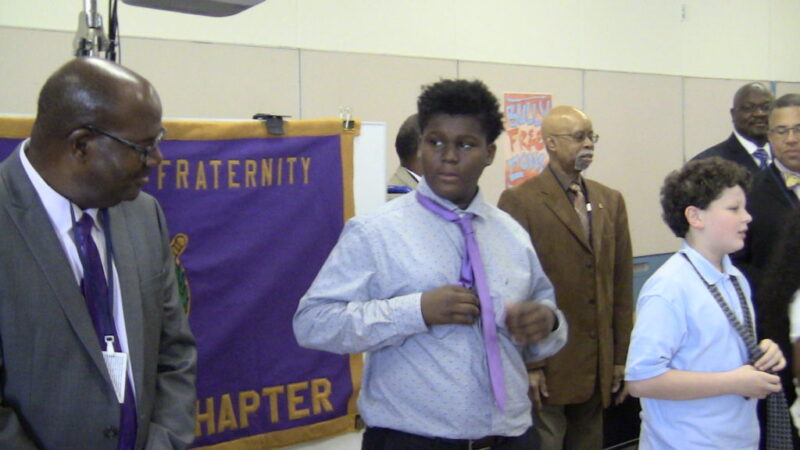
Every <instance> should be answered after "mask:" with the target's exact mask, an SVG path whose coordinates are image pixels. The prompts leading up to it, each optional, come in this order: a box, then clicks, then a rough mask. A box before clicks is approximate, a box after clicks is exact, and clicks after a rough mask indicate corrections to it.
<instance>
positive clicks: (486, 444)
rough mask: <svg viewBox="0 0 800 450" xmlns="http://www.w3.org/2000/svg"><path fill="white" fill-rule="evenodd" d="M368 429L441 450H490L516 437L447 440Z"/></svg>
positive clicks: (386, 429)
mask: <svg viewBox="0 0 800 450" xmlns="http://www.w3.org/2000/svg"><path fill="white" fill-rule="evenodd" d="M370 429H371V430H373V432H377V433H380V434H384V435H395V436H398V437H399V436H403V437H405V439H412V440H413V441H415V442H416V443H417V444H421V443H425V445H426V447H427V448H432V449H443V450H444V449H447V450H491V449H492V448H495V447H497V446H500V445H504V444H508V443H509V442H510V441H513V440H514V439H516V438H517V437H516V436H514V437H512V436H484V437H482V438H479V439H447V438H437V437H426V436H420V435H418V434H412V433H406V432H404V431H399V430H393V429H390V428H378V427H373V428H370Z"/></svg>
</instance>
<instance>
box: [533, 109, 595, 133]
mask: <svg viewBox="0 0 800 450" xmlns="http://www.w3.org/2000/svg"><path fill="white" fill-rule="evenodd" d="M583 120H588V118H587V117H586V114H584V113H583V111H581V110H579V109H578V108H574V107H572V106H565V105H564V106H556V107H555V108H553V109H551V110H550V113H549V114H548V115H546V116H545V117H544V121H543V122H542V137H543V138H545V139H547V137H548V136H554V135H557V134H561V133H565V130H568V129H570V128H571V127H572V126H573V125H574V124H575V123H576V122H580V121H583Z"/></svg>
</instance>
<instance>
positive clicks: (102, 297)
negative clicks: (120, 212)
mask: <svg viewBox="0 0 800 450" xmlns="http://www.w3.org/2000/svg"><path fill="white" fill-rule="evenodd" d="M77 225H78V231H79V233H80V239H79V245H78V251H80V252H81V254H82V258H81V264H82V265H83V280H81V291H82V292H83V297H84V298H85V299H86V307H87V308H88V309H89V314H90V315H91V317H92V324H94V331H95V334H96V335H97V340H98V342H99V344H100V349H102V350H104V349H105V348H106V336H113V337H114V351H116V352H121V351H122V347H121V346H120V342H119V335H118V334H117V330H116V326H115V325H114V319H113V314H112V313H111V311H112V302H111V298H112V297H111V296H110V295H109V291H108V283H107V282H106V276H105V272H104V270H103V262H102V260H101V259H100V252H99V251H98V250H97V245H95V242H94V239H93V238H92V227H94V220H93V219H92V216H90V215H89V214H87V213H84V214H83V216H81V220H79V221H78V224H77ZM106 245H109V243H108V242H106ZM108 266H109V270H111V261H108ZM126 376H127V375H126ZM109 388H110V389H112V390H113V387H112V386H109ZM114 398H115V399H116V395H114ZM135 444H136V405H135V403H134V397H133V389H132V388H131V383H130V379H129V380H128V382H126V383H125V401H124V402H123V403H122V404H120V426H119V443H118V445H117V448H118V450H123V449H124V450H128V449H133V448H134V446H135Z"/></svg>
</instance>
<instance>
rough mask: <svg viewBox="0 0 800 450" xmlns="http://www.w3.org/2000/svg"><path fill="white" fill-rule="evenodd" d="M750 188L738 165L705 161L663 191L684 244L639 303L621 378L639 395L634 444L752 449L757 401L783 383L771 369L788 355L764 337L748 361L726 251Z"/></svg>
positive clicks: (745, 219)
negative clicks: (637, 431)
mask: <svg viewBox="0 0 800 450" xmlns="http://www.w3.org/2000/svg"><path fill="white" fill-rule="evenodd" d="M749 184H750V174H749V173H748V172H747V171H746V170H745V169H743V168H741V167H739V166H737V165H736V164H734V163H731V162H728V161H725V160H722V159H721V158H711V159H706V160H700V161H692V162H689V163H688V164H686V165H685V166H684V167H683V168H682V169H681V170H679V171H675V172H673V173H671V174H670V175H669V176H667V178H666V180H665V182H664V186H663V187H662V189H661V206H662V208H663V214H662V217H663V219H664V221H665V222H666V223H667V225H668V226H669V227H670V229H671V230H672V231H673V232H674V233H675V235H676V236H678V237H680V238H683V239H684V241H683V244H682V247H681V249H680V250H679V251H678V252H677V253H675V254H674V255H672V256H671V257H670V258H669V259H668V260H667V261H666V262H665V263H664V265H663V266H662V267H660V268H659V269H658V270H657V271H656V272H655V273H654V274H653V276H652V277H650V279H649V280H647V282H646V283H645V285H644V287H643V288H642V290H641V293H640V295H639V299H638V301H637V306H636V315H637V318H636V323H635V325H634V330H633V334H632V336H631V343H630V349H629V351H628V361H627V365H626V373H625V379H626V381H627V382H628V384H627V386H628V389H629V391H630V393H631V394H632V395H634V396H636V397H641V398H642V401H641V403H642V414H641V416H642V428H641V435H640V443H639V448H640V449H642V450H646V449H651V448H655V449H670V448H674V449H681V450H685V449H693V448H704V449H710V448H716V449H733V448H735V449H756V448H758V439H759V426H758V419H757V417H756V402H757V399H759V398H764V397H766V396H767V395H769V394H771V393H773V392H777V391H779V390H780V389H781V384H780V380H779V378H778V376H777V375H774V374H772V373H770V372H772V371H778V370H781V369H783V368H784V366H785V365H786V361H785V359H784V357H783V354H782V353H781V351H780V349H779V348H778V346H777V345H776V344H775V343H774V342H772V341H770V340H763V341H761V342H760V343H758V345H757V347H759V348H760V349H761V350H763V352H764V355H763V356H761V357H760V358H758V359H757V360H756V361H755V362H754V363H752V364H751V363H750V356H749V353H748V347H747V345H746V343H745V341H744V338H743V337H742V334H741V333H745V334H746V333H752V335H751V336H752V339H753V342H756V341H755V340H754V339H755V336H754V333H755V332H754V328H755V325H754V320H753V308H752V305H751V302H750V286H749V285H748V283H747V280H746V279H745V278H744V276H743V275H742V273H741V272H740V271H739V270H738V269H737V268H736V267H734V266H733V265H731V261H730V258H729V257H728V254H729V253H732V252H735V251H737V250H739V249H740V248H742V246H743V245H744V238H745V233H746V231H747V224H748V223H749V222H750V220H751V217H750V215H749V214H748V213H747V211H746V209H745V203H746V199H745V190H746V189H747V188H748V187H749ZM725 309H727V310H728V311H727V312H726V311H725ZM726 313H727V314H728V315H730V316H731V317H728V316H726ZM732 318H735V321H736V322H738V325H739V328H740V330H738V331H737V329H736V328H735V327H734V325H733V322H732V320H731V319H732ZM754 347H755V344H754Z"/></svg>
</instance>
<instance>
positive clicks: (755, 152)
mask: <svg viewBox="0 0 800 450" xmlns="http://www.w3.org/2000/svg"><path fill="white" fill-rule="evenodd" d="M772 101H773V97H772V92H771V91H770V90H769V88H767V87H766V86H764V85H763V84H761V83H748V84H745V85H744V86H742V87H740V88H739V90H737V91H736V94H735V95H734V96H733V107H732V108H731V119H733V133H731V135H730V137H728V139H727V140H725V141H722V142H720V143H719V144H717V145H715V146H713V147H711V148H708V149H706V150H704V151H702V152H700V153H699V154H697V155H696V156H695V157H694V158H692V160H695V159H704V158H710V157H712V156H719V157H721V158H724V159H727V160H729V161H733V162H735V163H738V164H741V165H742V166H744V167H745V168H746V169H747V170H749V171H750V172H751V173H753V174H754V175H755V174H756V172H758V171H759V170H760V169H764V168H766V167H767V166H768V165H769V163H770V162H771V160H772V155H771V153H770V146H769V143H768V142H767V113H768V111H769V107H770V104H771V103H772Z"/></svg>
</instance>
